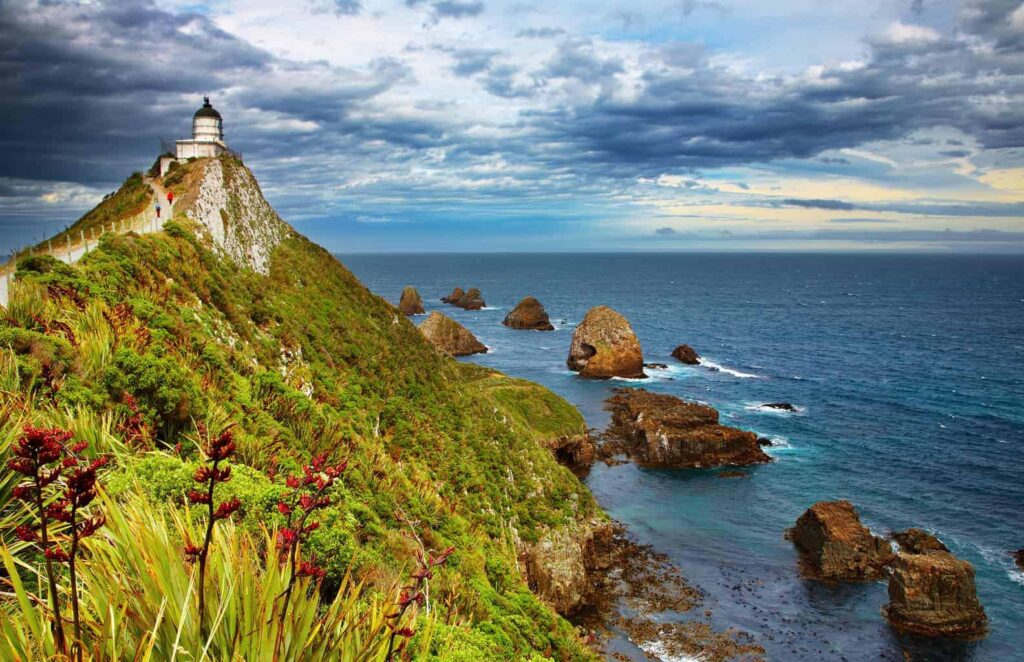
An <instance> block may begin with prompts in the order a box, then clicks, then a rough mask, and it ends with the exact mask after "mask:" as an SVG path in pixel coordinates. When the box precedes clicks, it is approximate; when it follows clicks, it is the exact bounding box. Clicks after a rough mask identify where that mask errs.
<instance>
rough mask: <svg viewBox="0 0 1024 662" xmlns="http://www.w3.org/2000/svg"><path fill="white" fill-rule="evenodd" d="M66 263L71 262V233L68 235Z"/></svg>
mask: <svg viewBox="0 0 1024 662" xmlns="http://www.w3.org/2000/svg"><path fill="white" fill-rule="evenodd" d="M68 262H69V263H70V262H71V233H70V232H69V233H68Z"/></svg>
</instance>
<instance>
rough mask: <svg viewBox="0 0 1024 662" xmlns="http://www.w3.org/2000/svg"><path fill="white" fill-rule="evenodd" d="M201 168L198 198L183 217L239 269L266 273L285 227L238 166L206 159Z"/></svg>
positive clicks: (257, 187) (284, 236) (243, 170)
mask: <svg viewBox="0 0 1024 662" xmlns="http://www.w3.org/2000/svg"><path fill="white" fill-rule="evenodd" d="M204 166H205V167H204V173H203V179H202V183H201V184H200V186H199V192H198V195H197V197H196V199H195V201H194V202H192V203H191V204H190V205H189V207H188V209H187V210H186V211H185V215H186V216H188V217H189V218H191V219H192V220H194V221H196V222H198V223H200V224H201V225H202V226H203V228H204V230H205V232H206V233H207V234H208V235H209V237H210V239H212V241H213V244H214V246H215V247H216V248H217V249H219V250H221V251H222V252H224V253H225V254H226V255H227V256H228V257H230V258H231V259H232V260H233V261H234V262H235V263H236V264H238V265H239V266H240V267H248V268H250V269H253V270H255V271H258V272H259V273H262V274H266V273H268V272H269V269H270V255H271V253H272V252H273V250H274V247H275V246H277V245H278V244H279V243H281V242H282V241H284V239H286V238H287V237H288V234H289V229H288V226H287V224H285V222H284V221H282V220H281V218H280V217H279V216H278V215H277V212H275V211H274V210H273V208H272V207H271V206H270V204H269V203H268V202H267V201H266V200H265V199H264V198H263V193H262V191H260V186H259V184H258V183H257V182H256V178H255V177H253V175H252V173H251V172H250V171H249V169H248V168H246V167H245V166H243V165H242V164H241V163H235V162H232V161H228V160H222V159H209V160H208V161H207V162H206V163H205V164H204Z"/></svg>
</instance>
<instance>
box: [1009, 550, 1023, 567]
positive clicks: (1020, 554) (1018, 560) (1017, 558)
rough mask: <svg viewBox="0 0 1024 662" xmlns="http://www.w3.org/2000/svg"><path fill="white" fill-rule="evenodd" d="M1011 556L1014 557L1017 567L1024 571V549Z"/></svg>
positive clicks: (1011, 553)
mask: <svg viewBox="0 0 1024 662" xmlns="http://www.w3.org/2000/svg"><path fill="white" fill-rule="evenodd" d="M1010 555H1011V556H1013V562H1014V563H1016V564H1017V567H1018V568H1020V569H1021V570H1024V547H1022V548H1020V549H1018V550H1017V551H1015V552H1010Z"/></svg>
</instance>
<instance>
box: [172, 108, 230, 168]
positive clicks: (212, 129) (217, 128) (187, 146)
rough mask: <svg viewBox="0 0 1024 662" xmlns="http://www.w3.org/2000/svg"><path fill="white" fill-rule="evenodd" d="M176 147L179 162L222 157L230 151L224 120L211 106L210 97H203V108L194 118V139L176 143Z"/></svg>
mask: <svg viewBox="0 0 1024 662" xmlns="http://www.w3.org/2000/svg"><path fill="white" fill-rule="evenodd" d="M175 146H176V147H177V154H176V156H177V158H178V159H179V160H181V159H193V158H195V159H202V158H208V157H214V156H220V155H221V154H223V153H224V152H226V151H228V146H227V144H225V143H224V120H223V119H222V118H221V116H220V113H218V112H217V110H216V109H215V108H214V107H213V106H211V105H210V97H203V107H202V108H200V109H199V110H197V111H196V114H195V115H193V116H192V139H191V140H178V141H175Z"/></svg>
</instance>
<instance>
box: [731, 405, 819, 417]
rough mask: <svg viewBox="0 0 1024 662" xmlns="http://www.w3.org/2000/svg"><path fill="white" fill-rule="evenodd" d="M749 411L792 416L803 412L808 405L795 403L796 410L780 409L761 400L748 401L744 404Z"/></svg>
mask: <svg viewBox="0 0 1024 662" xmlns="http://www.w3.org/2000/svg"><path fill="white" fill-rule="evenodd" d="M743 408H744V409H746V410H747V411H756V412H758V413H761V414H774V415H776V416H792V415H793V414H803V413H804V412H805V411H807V408H806V407H801V406H800V405H793V409H795V410H796V411H789V410H787V409H779V408H778V407H769V406H768V405H766V404H764V403H761V402H747V403H745V404H744V406H743Z"/></svg>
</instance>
